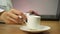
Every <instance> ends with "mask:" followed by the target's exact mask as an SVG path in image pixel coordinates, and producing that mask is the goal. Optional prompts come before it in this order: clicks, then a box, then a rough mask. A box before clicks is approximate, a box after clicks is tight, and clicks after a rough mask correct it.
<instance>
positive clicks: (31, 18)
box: [26, 13, 41, 29]
mask: <svg viewBox="0 0 60 34" xmlns="http://www.w3.org/2000/svg"><path fill="white" fill-rule="evenodd" d="M26 16H27V23H26V26H27V27H28V28H30V29H37V27H38V26H39V25H40V21H41V17H40V16H36V15H30V14H29V13H27V14H26Z"/></svg>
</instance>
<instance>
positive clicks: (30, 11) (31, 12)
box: [29, 10, 39, 16]
mask: <svg viewBox="0 0 60 34" xmlns="http://www.w3.org/2000/svg"><path fill="white" fill-rule="evenodd" d="M29 13H30V14H34V15H38V16H39V14H38V13H37V12H36V11H33V10H29Z"/></svg>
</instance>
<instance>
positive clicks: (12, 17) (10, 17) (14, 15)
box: [1, 9, 26, 24]
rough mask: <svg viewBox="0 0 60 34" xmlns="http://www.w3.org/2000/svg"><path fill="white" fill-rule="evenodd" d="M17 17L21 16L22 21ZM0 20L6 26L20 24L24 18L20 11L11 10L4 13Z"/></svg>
mask: <svg viewBox="0 0 60 34" xmlns="http://www.w3.org/2000/svg"><path fill="white" fill-rule="evenodd" d="M18 16H22V18H23V19H20V18H19V17H18ZM1 18H2V20H3V21H4V22H5V23H6V24H22V23H23V20H25V19H26V16H25V15H24V14H23V13H22V12H21V11H18V10H15V9H11V10H10V11H8V12H4V13H3V14H2V15H1Z"/></svg>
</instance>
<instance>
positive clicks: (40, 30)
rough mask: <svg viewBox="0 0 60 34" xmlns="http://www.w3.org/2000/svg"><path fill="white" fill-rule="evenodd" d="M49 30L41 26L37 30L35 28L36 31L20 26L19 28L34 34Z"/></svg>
mask: <svg viewBox="0 0 60 34" xmlns="http://www.w3.org/2000/svg"><path fill="white" fill-rule="evenodd" d="M49 29H51V28H50V27H49V26H43V25H40V26H39V28H37V29H30V28H28V27H27V26H21V27H20V30H22V31H27V32H35V33H36V32H42V31H47V30H49Z"/></svg>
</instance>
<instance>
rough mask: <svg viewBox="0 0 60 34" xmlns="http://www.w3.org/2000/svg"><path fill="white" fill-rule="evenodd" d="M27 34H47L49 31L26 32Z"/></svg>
mask: <svg viewBox="0 0 60 34" xmlns="http://www.w3.org/2000/svg"><path fill="white" fill-rule="evenodd" d="M27 34H49V31H44V32H39V33H31V32H27Z"/></svg>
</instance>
